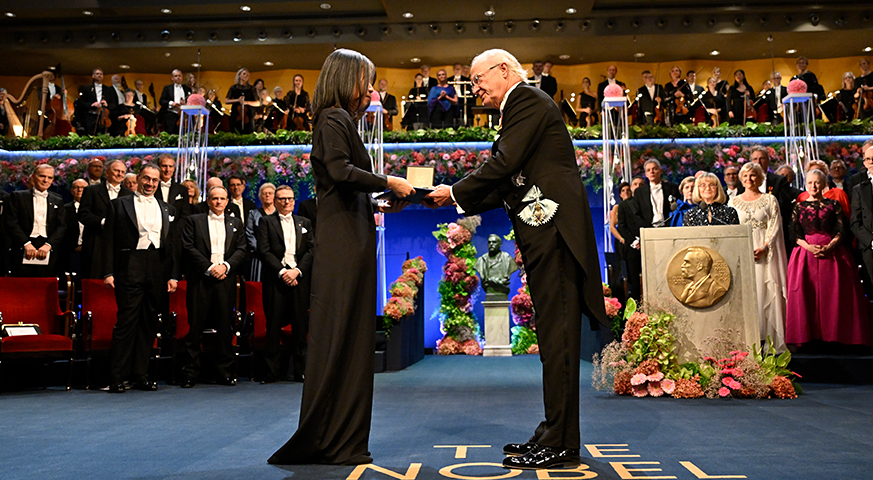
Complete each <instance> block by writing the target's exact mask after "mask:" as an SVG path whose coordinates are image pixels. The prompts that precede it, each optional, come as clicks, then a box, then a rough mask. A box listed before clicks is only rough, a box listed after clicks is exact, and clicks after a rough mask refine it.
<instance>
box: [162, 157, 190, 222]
mask: <svg viewBox="0 0 873 480" xmlns="http://www.w3.org/2000/svg"><path fill="white" fill-rule="evenodd" d="M158 168H160V169H161V184H160V185H159V186H158V191H157V193H155V196H156V197H158V198H160V199H161V200H162V201H163V202H164V203H166V204H167V205H172V206H173V207H174V208H175V209H176V212H177V213H179V214H180V215H184V213H183V212H184V211H185V210H186V208H187V204H188V188H187V187H185V186H184V185H182V184H181V183H179V182H177V181H176V180H174V179H173V178H174V177H175V175H176V159H175V158H174V157H173V156H172V155H171V154H169V153H162V154H161V156H160V157H158Z"/></svg>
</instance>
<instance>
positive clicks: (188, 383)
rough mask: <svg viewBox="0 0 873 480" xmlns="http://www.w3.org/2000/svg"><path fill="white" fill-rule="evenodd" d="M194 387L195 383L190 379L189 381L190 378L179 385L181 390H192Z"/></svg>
mask: <svg viewBox="0 0 873 480" xmlns="http://www.w3.org/2000/svg"><path fill="white" fill-rule="evenodd" d="M194 385H196V383H195V382H194V380H192V379H190V378H186V379H185V381H184V382H182V385H180V386H181V387H182V388H194Z"/></svg>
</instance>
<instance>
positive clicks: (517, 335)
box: [503, 230, 540, 355]
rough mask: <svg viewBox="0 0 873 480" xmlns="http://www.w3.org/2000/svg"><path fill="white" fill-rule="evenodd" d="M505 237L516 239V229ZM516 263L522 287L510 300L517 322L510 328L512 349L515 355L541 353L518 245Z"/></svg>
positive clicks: (513, 319)
mask: <svg viewBox="0 0 873 480" xmlns="http://www.w3.org/2000/svg"><path fill="white" fill-rule="evenodd" d="M503 238H505V239H506V240H515V230H510V231H509V234H507V235H505V236H504V237H503ZM515 264H516V265H518V276H519V278H520V279H521V287H520V288H519V289H518V292H517V293H516V294H515V295H514V296H513V297H512V299H511V300H510V301H509V307H510V311H511V312H512V323H514V324H515V326H514V327H512V328H511V329H510V332H511V338H510V349H511V350H512V354H513V355H524V354H539V353H540V347H539V344H538V343H537V342H538V340H537V325H536V321H534V310H533V299H531V296H530V288H529V287H528V286H527V274H526V273H524V261H523V260H522V258H521V251H520V250H519V249H518V246H516V247H515Z"/></svg>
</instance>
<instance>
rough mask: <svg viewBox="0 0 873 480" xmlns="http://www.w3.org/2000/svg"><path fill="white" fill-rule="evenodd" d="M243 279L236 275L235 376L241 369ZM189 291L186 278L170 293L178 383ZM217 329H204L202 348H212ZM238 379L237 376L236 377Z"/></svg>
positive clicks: (171, 325) (186, 327)
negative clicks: (240, 308)
mask: <svg viewBox="0 0 873 480" xmlns="http://www.w3.org/2000/svg"><path fill="white" fill-rule="evenodd" d="M241 282H242V280H241V279H240V277H236V301H235V303H234V313H235V316H234V324H233V330H234V335H233V348H234V356H235V357H236V361H235V362H234V365H235V368H236V372H234V377H238V376H239V375H238V371H239V336H240V325H241V323H242V317H241V315H240V313H239V294H240V284H241ZM187 293H188V282H186V281H185V280H180V281H179V284H178V286H177V287H176V291H175V292H173V293H171V294H170V325H169V329H168V330H169V332H170V334H171V335H173V336H174V339H175V341H174V342H173V348H174V350H173V383H176V381H175V379H176V374H177V373H178V372H179V368H180V367H179V365H178V361H179V354H180V353H181V352H182V351H184V349H185V335H188V328H189V324H188V302H187V296H186V295H187ZM215 333H216V331H215V329H214V328H210V327H207V328H205V329H204V330H203V341H202V345H201V348H202V349H203V351H208V350H209V349H210V345H211V340H209V338H210V337H214V336H215V335H214V334H215ZM234 380H236V378H234Z"/></svg>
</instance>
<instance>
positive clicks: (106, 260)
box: [79, 189, 180, 280]
mask: <svg viewBox="0 0 873 480" xmlns="http://www.w3.org/2000/svg"><path fill="white" fill-rule="evenodd" d="M86 190H87V189H86ZM134 198H135V197H134V196H133V195H126V196H123V197H122V196H120V195H119V197H118V198H116V199H115V200H113V201H112V211H111V212H110V214H109V216H108V217H106V225H105V227H104V228H105V230H106V234H105V235H104V238H103V250H102V252H101V253H102V255H101V257H100V261H99V263H98V264H97V265H95V266H94V267H93V268H97V271H98V272H99V273H100V277H101V278H105V277H107V276H109V275H114V276H116V277H117V276H119V275H124V274H126V273H127V271H128V267H129V266H128V264H127V262H126V261H125V260H126V259H127V258H129V255H130V253H131V252H133V251H135V250H136V244H137V242H138V241H139V229H138V227H137V222H136V210H135V207H134V205H133V201H134ZM157 202H158V207H159V208H160V209H161V217H162V222H161V248H159V249H158V251H159V253H160V256H161V265H156V266H155V268H161V269H162V275H163V276H164V277H165V278H167V279H168V280H169V279H176V280H178V279H179V273H180V272H179V268H178V261H177V258H176V255H177V254H178V252H175V251H174V250H173V245H172V242H170V241H169V235H170V228H171V226H172V222H173V221H175V220H176V218H175V216H176V209H175V208H173V207H172V205H167V204H166V203H164V202H163V201H161V199H157ZM81 209H82V206H81V205H80V206H79V210H80V211H81Z"/></svg>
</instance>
